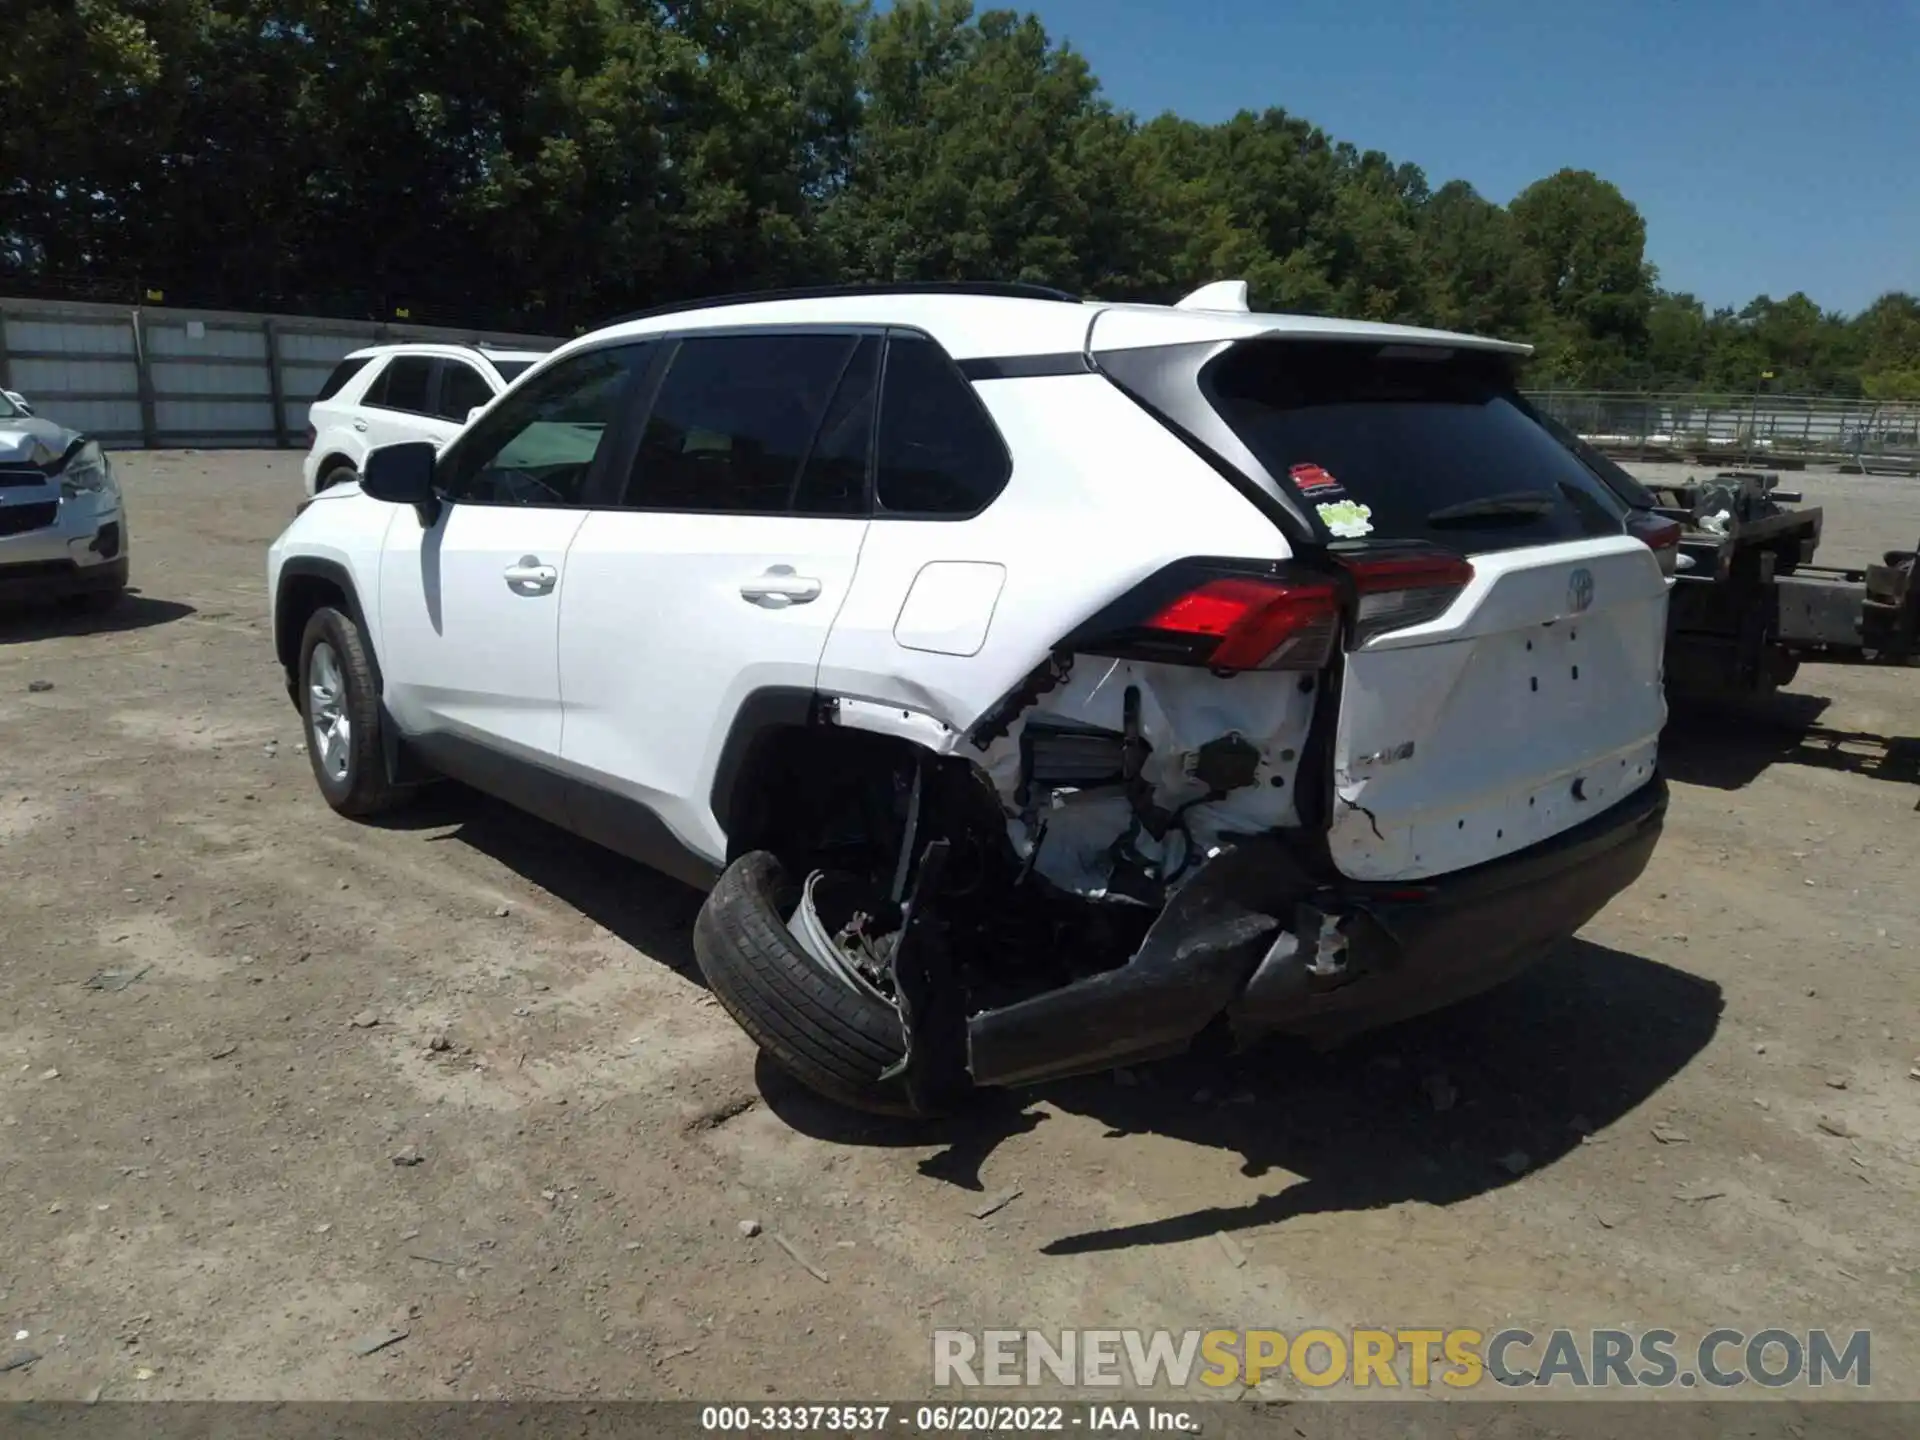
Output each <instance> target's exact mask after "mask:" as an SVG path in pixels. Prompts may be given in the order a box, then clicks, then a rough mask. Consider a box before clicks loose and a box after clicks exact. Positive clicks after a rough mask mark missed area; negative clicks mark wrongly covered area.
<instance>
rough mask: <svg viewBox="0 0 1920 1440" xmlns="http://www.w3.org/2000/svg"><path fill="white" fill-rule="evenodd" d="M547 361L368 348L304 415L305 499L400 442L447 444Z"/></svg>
mask: <svg viewBox="0 0 1920 1440" xmlns="http://www.w3.org/2000/svg"><path fill="white" fill-rule="evenodd" d="M545 358H546V357H545V356H544V355H543V354H542V353H541V352H540V351H538V350H495V349H493V348H491V347H487V346H473V345H373V346H369V347H368V348H367V349H365V350H355V351H354V352H353V353H352V354H351V355H348V356H347V357H345V358H344V359H343V360H341V362H340V363H339V364H338V365H336V366H334V367H333V371H332V373H331V374H329V375H328V376H327V378H326V380H325V381H324V382H322V384H321V386H320V393H319V394H318V395H316V396H315V397H314V400H313V404H312V406H311V407H309V409H308V411H307V459H306V463H305V465H304V466H303V467H302V474H303V476H304V478H305V480H306V484H307V493H308V494H309V495H313V494H317V493H318V492H320V491H322V490H325V489H328V488H330V487H332V486H334V485H339V484H341V483H343V482H344V481H349V480H357V479H359V478H360V468H361V466H362V465H364V464H365V463H366V458H367V454H368V452H369V451H371V450H373V449H375V448H376V447H378V446H381V445H394V444H398V443H399V442H400V441H403V440H430V441H432V442H433V443H434V444H436V445H444V444H446V443H447V441H449V440H451V439H452V438H453V437H454V436H455V435H457V434H459V433H460V427H461V426H462V425H464V424H466V423H467V418H468V416H470V415H471V414H472V413H473V411H475V410H477V409H479V408H480V407H482V406H484V405H490V404H492V403H493V398H494V396H496V395H498V394H499V393H500V392H501V391H503V390H505V389H506V388H507V387H508V386H509V385H511V384H512V383H513V382H514V381H515V380H517V379H518V378H519V377H520V375H521V373H522V372H523V371H525V370H527V369H528V368H529V367H531V366H532V365H533V364H534V363H535V362H536V361H539V360H543V359H545Z"/></svg>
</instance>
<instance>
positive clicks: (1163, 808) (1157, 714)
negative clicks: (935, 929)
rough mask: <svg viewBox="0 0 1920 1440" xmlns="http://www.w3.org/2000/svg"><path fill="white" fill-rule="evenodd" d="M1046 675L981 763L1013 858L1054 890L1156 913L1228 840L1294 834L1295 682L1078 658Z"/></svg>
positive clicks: (1299, 711)
mask: <svg viewBox="0 0 1920 1440" xmlns="http://www.w3.org/2000/svg"><path fill="white" fill-rule="evenodd" d="M1050 673H1054V674H1056V675H1057V676H1058V677H1059V678H1058V679H1057V680H1056V681H1055V683H1053V684H1052V685H1051V686H1050V687H1048V688H1047V689H1046V690H1045V693H1043V694H1041V695H1040V696H1038V697H1037V698H1036V699H1035V700H1034V701H1033V702H1032V703H1031V705H1030V706H1029V708H1027V709H1026V710H1025V711H1023V712H1021V713H1020V714H1018V715H1016V716H1014V717H1013V718H1012V719H1010V720H1009V721H1007V722H1006V728H1005V732H1004V733H1003V734H1002V736H1001V738H999V739H998V740H995V741H993V742H992V743H991V744H989V745H988V746H987V747H986V748H985V751H984V753H983V754H982V756H981V762H980V763H981V768H982V769H983V770H984V772H985V773H986V775H987V777H988V779H989V781H990V782H991V784H992V785H993V788H994V790H995V792H996V793H997V794H998V796H999V798H1000V803H1001V807H1002V809H1003V811H1004V813H1005V815H1006V817H1007V825H1006V828H1007V833H1008V837H1009V839H1010V841H1011V842H1012V845H1013V848H1014V853H1015V855H1016V856H1017V857H1018V859H1019V860H1020V861H1021V862H1022V863H1023V864H1025V865H1026V866H1027V867H1028V869H1029V870H1030V871H1031V873H1033V874H1035V875H1037V876H1039V877H1040V878H1041V879H1043V880H1045V881H1046V882H1048V883H1049V884H1051V885H1053V886H1056V887H1058V888H1059V889H1061V890H1063V891H1066V892H1068V893H1070V894H1073V895H1079V896H1083V897H1086V898H1089V899H1096V900H1114V901H1118V902H1121V903H1127V904H1134V905H1156V906H1157V905H1158V904H1160V903H1161V901H1162V899H1163V898H1164V896H1165V893H1166V888H1167V886H1168V884H1169V882H1171V881H1172V880H1174V879H1177V878H1178V877H1179V876H1181V875H1182V874H1184V873H1186V872H1187V871H1188V870H1189V869H1190V867H1191V866H1192V865H1193V863H1194V862H1195V861H1196V860H1197V859H1198V858H1199V857H1200V856H1202V855H1205V854H1206V853H1208V852H1209V851H1210V850H1212V849H1214V848H1216V847H1217V846H1218V845H1219V844H1220V842H1221V840H1222V838H1223V837H1225V836H1228V835H1251V834H1260V833H1262V832H1265V831H1268V830H1275V829H1288V828H1292V827H1294V826H1296V825H1297V824H1298V817H1297V814H1296V811H1295V789H1296V787H1295V779H1296V772H1297V768H1298V764H1299V756H1300V754H1301V752H1302V750H1303V749H1304V747H1305V743H1306V737H1307V733H1308V730H1309V727H1310V726H1311V723H1312V718H1313V711H1314V704H1315V697H1314V693H1313V691H1312V690H1310V689H1309V690H1303V689H1302V688H1301V687H1300V684H1299V680H1300V677H1299V676H1298V675H1293V674H1288V673H1286V672H1280V671H1274V672H1266V671H1248V672H1244V673H1241V674H1238V675H1235V676H1233V677H1231V678H1230V679H1223V678H1222V677H1219V676H1216V675H1213V674H1211V673H1209V672H1207V671H1205V670H1201V669H1195V668H1192V667H1184V666H1177V665H1163V664H1157V663H1146V662H1139V661H1128V660H1114V659H1089V658H1088V657H1085V656H1082V657H1079V658H1078V659H1077V660H1076V661H1075V662H1074V663H1073V664H1072V665H1071V666H1066V667H1060V668H1059V669H1058V670H1057V671H1054V672H1050ZM1027 688H1029V689H1030V688H1031V685H1029V687H1027ZM1002 708H1004V707H1002ZM1043 829H1044V832H1045V836H1046V843H1045V844H1044V846H1042V845H1039V844H1038V843H1037V842H1038V837H1039V836H1040V834H1041V832H1042V830H1043Z"/></svg>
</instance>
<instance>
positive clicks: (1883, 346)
mask: <svg viewBox="0 0 1920 1440" xmlns="http://www.w3.org/2000/svg"><path fill="white" fill-rule="evenodd" d="M1854 324H1855V326H1856V327H1857V328H1858V330H1859V332H1860V338H1861V349H1862V352H1863V353H1862V359H1861V366H1860V370H1861V375H1860V379H1861V385H1862V388H1863V389H1864V390H1865V392H1866V393H1867V394H1868V395H1870V396H1871V397H1873V398H1874V399H1875V400H1920V300H1917V299H1915V298H1914V297H1913V296H1912V295H1908V294H1906V293H1904V292H1901V291H1892V292H1889V293H1888V294H1885V295H1882V296H1881V297H1880V298H1879V299H1878V300H1876V301H1874V302H1873V304H1872V305H1870V306H1868V307H1867V309H1866V310H1865V311H1864V312H1863V313H1862V314H1861V316H1860V318H1859V319H1858V320H1857V321H1855V322H1854Z"/></svg>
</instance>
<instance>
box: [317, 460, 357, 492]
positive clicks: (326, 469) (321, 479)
mask: <svg viewBox="0 0 1920 1440" xmlns="http://www.w3.org/2000/svg"><path fill="white" fill-rule="evenodd" d="M342 466H345V467H346V468H347V469H349V470H351V471H353V473H354V474H356V475H358V474H359V473H360V467H359V466H358V465H356V464H355V463H354V461H353V457H352V456H351V455H348V454H346V453H345V452H344V451H340V450H334V451H331V452H329V453H328V455H327V457H326V458H325V459H324V460H322V461H321V462H320V464H319V465H318V466H317V467H315V469H314V472H313V488H314V490H315V492H316V493H317V492H319V491H321V490H324V489H326V488H327V486H326V484H325V481H326V478H327V476H328V475H330V474H332V473H333V472H334V471H335V470H338V469H340V468H341V467H342Z"/></svg>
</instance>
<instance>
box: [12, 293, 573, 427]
mask: <svg viewBox="0 0 1920 1440" xmlns="http://www.w3.org/2000/svg"><path fill="white" fill-rule="evenodd" d="M408 340H422V341H439V342H441V343H443V344H445V343H451V344H475V343H493V344H497V345H502V346H512V347H514V348H518V349H533V350H550V349H552V348H553V347H554V346H556V345H558V344H559V343H560V342H559V340H558V339H556V338H554V337H550V336H535V335H514V334H505V333H499V332H489V331H474V330H447V329H440V328H434V327H430V326H424V325H398V324H381V323H378V322H375V321H350V320H322V319H313V318H309V317H304V316H291V315H258V314H246V313H240V312H233V311H194V310H175V309H166V308H160V309H155V308H149V307H139V308H133V309H129V308H128V307H126V306H115V305H92V304H83V303H79V302H52V301H42V300H9V299H4V298H0V386H4V387H5V388H7V389H9V390H18V391H20V392H21V393H22V394H24V395H26V396H27V397H28V398H29V399H30V400H31V401H33V402H34V406H35V409H36V410H37V411H38V412H39V413H41V414H43V415H46V416H48V417H50V418H52V419H56V420H60V421H63V422H64V423H66V424H68V425H71V426H73V427H74V428H75V429H80V430H85V431H87V432H88V433H89V434H91V435H93V436H95V437H96V438H98V439H99V440H100V441H101V442H102V443H103V444H106V445H109V446H114V447H127V446H140V445H145V446H148V447H159V446H194V447H202V446H204V447H208V448H212V447H215V446H223V445H224V446H232V445H267V446H273V445H279V446H290V445H298V444H300V443H302V437H303V433H304V431H305V429H306V424H307V408H308V406H309V405H310V404H311V403H312V400H313V397H314V396H315V395H316V394H317V393H318V392H319V389H320V386H321V384H322V383H323V382H324V381H325V379H326V377H327V374H328V372H329V371H331V370H332V369H333V367H334V365H335V364H337V363H338V362H339V360H340V359H341V357H342V356H344V355H346V354H348V353H349V352H350V351H354V350H358V349H361V348H363V347H365V346H368V345H375V344H383V343H393V342H400V341H408Z"/></svg>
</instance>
